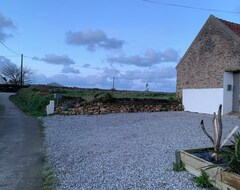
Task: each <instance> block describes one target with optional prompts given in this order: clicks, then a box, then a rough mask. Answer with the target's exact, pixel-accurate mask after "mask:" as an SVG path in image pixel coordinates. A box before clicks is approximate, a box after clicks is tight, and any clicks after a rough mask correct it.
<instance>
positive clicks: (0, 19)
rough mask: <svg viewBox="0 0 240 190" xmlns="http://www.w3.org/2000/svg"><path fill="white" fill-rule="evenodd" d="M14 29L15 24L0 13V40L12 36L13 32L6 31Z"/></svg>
mask: <svg viewBox="0 0 240 190" xmlns="http://www.w3.org/2000/svg"><path fill="white" fill-rule="evenodd" d="M15 29H16V26H15V25H14V23H13V21H12V20H11V19H9V18H7V17H5V16H4V15H3V14H2V13H0V40H2V41H4V40H6V39H7V38H10V37H13V34H11V33H7V32H6V31H7V30H12V31H14V30H15Z"/></svg>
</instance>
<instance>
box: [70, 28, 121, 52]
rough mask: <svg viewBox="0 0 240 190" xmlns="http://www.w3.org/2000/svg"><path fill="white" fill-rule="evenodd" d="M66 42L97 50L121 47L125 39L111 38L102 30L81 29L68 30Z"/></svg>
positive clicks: (89, 49)
mask: <svg viewBox="0 0 240 190" xmlns="http://www.w3.org/2000/svg"><path fill="white" fill-rule="evenodd" d="M66 42H67V44H70V45H80V46H86V47H87V50H88V51H95V50H96V48H99V47H100V48H104V49H106V50H111V49H120V48H122V46H123V43H124V41H123V40H118V39H115V38H109V37H108V36H107V34H106V33H105V32H104V31H102V30H96V31H94V30H91V29H87V30H81V31H78V32H72V31H68V32H67V33H66Z"/></svg>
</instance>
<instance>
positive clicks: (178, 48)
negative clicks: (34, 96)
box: [0, 0, 240, 92]
mask: <svg viewBox="0 0 240 190" xmlns="http://www.w3.org/2000/svg"><path fill="white" fill-rule="evenodd" d="M154 1H156V2H160V3H171V4H176V5H183V6H191V7H199V8H205V9H218V10H223V11H233V12H240V2H239V1H237V0H232V1H224V2H222V1H216V0H212V1H200V0H194V1H193V0H172V1H167V0H154ZM210 14H213V15H214V16H216V17H218V18H222V19H225V20H228V21H232V22H236V23H240V13H239V14H236V13H235V14H234V13H225V12H217V11H203V10H196V9H187V8H181V7H174V6H167V5H162V4H157V3H151V2H146V1H142V0H119V1H116V0H115V1H113V0H69V1H64V0H51V1H47V0H42V1H30V0H22V1H13V0H8V1H1V5H0V40H1V41H2V42H3V43H4V44H5V45H6V46H7V47H9V48H10V49H11V50H13V51H15V52H17V53H20V54H24V56H26V57H24V65H25V66H28V67H30V68H31V69H32V70H33V71H34V74H33V77H32V83H37V84H39V83H41V84H47V83H50V82H57V83H59V84H62V85H66V86H78V87H83V88H105V89H110V88H111V87H112V77H115V88H116V89H125V90H145V86H146V83H148V84H149V89H150V90H152V91H165V92H166V91H167V92H174V91H175V88H176V87H175V86H176V70H175V67H176V65H177V63H178V62H179V60H180V59H181V57H182V56H183V55H184V53H185V52H186V50H187V48H188V47H189V45H190V44H191V42H192V41H193V40H194V38H195V36H196V35H197V33H198V32H199V30H200V29H201V27H202V26H203V24H204V23H205V21H206V20H207V18H208V17H209V15H210ZM0 56H1V57H0V58H1V59H0V64H2V63H3V62H11V63H14V64H17V65H20V56H19V55H16V54H14V53H12V52H10V51H9V50H7V49H6V48H5V47H4V46H3V45H1V44H0Z"/></svg>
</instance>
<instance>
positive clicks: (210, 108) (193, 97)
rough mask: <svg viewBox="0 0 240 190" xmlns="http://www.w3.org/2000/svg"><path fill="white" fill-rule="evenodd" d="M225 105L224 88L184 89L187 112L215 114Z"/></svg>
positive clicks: (184, 104)
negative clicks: (220, 106)
mask: <svg viewBox="0 0 240 190" xmlns="http://www.w3.org/2000/svg"><path fill="white" fill-rule="evenodd" d="M220 104H222V105H223V88H202V89H183V106H184V110H185V111H190V112H198V113H207V114H213V113H214V112H215V113H217V111H218V108H219V105H220Z"/></svg>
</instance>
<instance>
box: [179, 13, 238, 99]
mask: <svg viewBox="0 0 240 190" xmlns="http://www.w3.org/2000/svg"><path fill="white" fill-rule="evenodd" d="M176 69H177V96H178V97H179V98H181V97H182V89H189V88H223V75H224V71H237V70H238V71H239V70H240V36H238V35H237V34H236V33H235V32H234V31H233V30H231V29H230V28H229V27H228V26H226V25H225V24H224V23H223V22H222V21H221V20H220V19H218V18H216V17H214V16H212V15H211V16H210V17H209V18H208V20H207V21H206V23H205V25H204V26H203V28H202V29H201V30H200V32H199V33H198V35H197V37H196V38H195V40H194V41H193V42H192V44H191V46H190V47H189V49H188V50H187V52H186V53H185V55H184V56H183V58H182V59H181V60H180V62H179V64H178V65H177V67H176Z"/></svg>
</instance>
